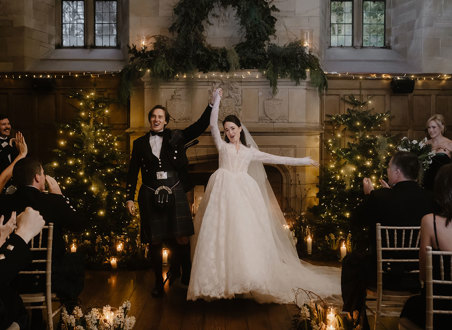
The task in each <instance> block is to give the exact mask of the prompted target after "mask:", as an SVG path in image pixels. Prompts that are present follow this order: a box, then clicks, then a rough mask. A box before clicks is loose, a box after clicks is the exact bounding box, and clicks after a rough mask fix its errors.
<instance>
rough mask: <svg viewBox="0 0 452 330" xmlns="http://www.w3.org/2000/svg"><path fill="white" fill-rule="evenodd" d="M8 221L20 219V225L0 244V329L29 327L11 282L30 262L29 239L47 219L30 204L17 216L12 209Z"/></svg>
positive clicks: (20, 300)
mask: <svg viewBox="0 0 452 330" xmlns="http://www.w3.org/2000/svg"><path fill="white" fill-rule="evenodd" d="M2 218H3V216H2ZM1 220H3V219H1ZM8 223H14V224H15V225H16V223H17V228H16V230H15V233H12V234H11V235H10V237H9V239H8V240H7V241H6V243H4V244H3V245H2V246H1V247H0V329H8V330H12V329H26V328H27V312H26V310H25V307H24V305H23V302H22V299H21V298H20V296H19V294H18V293H17V292H16V291H15V290H14V289H13V288H12V287H11V285H10V284H11V281H12V280H13V279H14V277H15V276H16V275H17V273H18V272H19V271H20V270H22V269H23V268H24V267H25V266H26V265H27V264H28V263H30V261H31V253H30V250H29V247H28V242H29V241H30V240H31V239H32V238H33V237H34V236H36V235H37V234H38V233H39V232H40V231H41V229H42V227H43V226H44V224H45V221H44V219H43V218H42V216H41V215H40V214H39V212H38V211H35V210H33V209H32V208H30V207H27V208H26V209H25V211H24V212H22V213H21V214H19V215H18V216H17V219H16V214H15V213H13V215H12V216H11V219H10V220H9V221H8Z"/></svg>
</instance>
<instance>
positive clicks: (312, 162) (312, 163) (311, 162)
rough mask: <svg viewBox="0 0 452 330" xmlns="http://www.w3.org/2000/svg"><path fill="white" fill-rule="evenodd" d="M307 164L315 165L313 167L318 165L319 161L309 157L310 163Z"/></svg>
mask: <svg viewBox="0 0 452 330" xmlns="http://www.w3.org/2000/svg"><path fill="white" fill-rule="evenodd" d="M309 165H312V166H315V167H320V164H319V162H318V161H315V160H314V159H311V160H310V164H309Z"/></svg>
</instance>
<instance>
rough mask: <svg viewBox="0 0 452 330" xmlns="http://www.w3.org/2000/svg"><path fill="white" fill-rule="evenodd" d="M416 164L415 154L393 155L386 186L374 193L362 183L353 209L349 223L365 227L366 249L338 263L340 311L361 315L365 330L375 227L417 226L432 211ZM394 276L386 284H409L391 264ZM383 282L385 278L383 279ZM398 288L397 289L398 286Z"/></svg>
mask: <svg viewBox="0 0 452 330" xmlns="http://www.w3.org/2000/svg"><path fill="white" fill-rule="evenodd" d="M419 166H420V165H419V161H418V158H417V156H416V155H415V154H413V153H410V152H397V153H396V154H394V156H393V157H392V158H391V160H390V162H389V165H388V169H387V173H388V183H389V184H388V183H386V182H385V181H383V180H382V181H381V183H382V186H383V188H381V189H377V190H374V187H373V185H372V182H371V180H370V179H369V178H364V180H363V190H364V194H365V199H364V202H363V204H362V205H361V206H360V207H358V209H357V210H356V212H355V214H354V216H353V219H352V221H353V222H354V226H355V227H360V228H361V230H362V227H363V226H364V227H365V228H367V230H368V233H369V236H368V241H367V242H368V246H367V247H366V248H365V249H361V250H357V251H354V252H353V253H351V254H349V255H347V256H346V257H345V258H344V260H343V262H342V280H341V282H342V298H343V301H344V306H343V310H344V311H347V312H350V313H354V318H355V319H358V317H359V314H360V313H361V317H362V320H361V322H362V323H363V328H364V329H366V327H367V328H368V324H367V319H366V317H365V314H366V313H365V299H366V288H368V287H375V283H376V224H377V223H381V224H382V225H387V226H419V225H420V223H421V219H422V217H423V216H424V215H425V214H428V213H430V212H432V210H433V196H432V195H431V193H429V192H427V191H425V190H423V189H422V188H421V187H420V186H419V185H418V184H417V178H418V174H419V169H420V168H419ZM391 267H392V271H393V274H394V276H391V278H390V279H388V281H387V282H389V283H391V282H392V284H393V285H394V286H397V285H402V284H407V283H410V282H409V281H407V279H404V278H402V277H401V276H403V269H398V268H397V266H395V265H392V266H391ZM385 282H386V279H385ZM414 282H415V283H413V282H411V285H410V284H409V286H411V288H410V287H406V286H405V289H412V288H414V287H418V285H419V284H418V282H417V279H415V280H414ZM399 289H400V287H399Z"/></svg>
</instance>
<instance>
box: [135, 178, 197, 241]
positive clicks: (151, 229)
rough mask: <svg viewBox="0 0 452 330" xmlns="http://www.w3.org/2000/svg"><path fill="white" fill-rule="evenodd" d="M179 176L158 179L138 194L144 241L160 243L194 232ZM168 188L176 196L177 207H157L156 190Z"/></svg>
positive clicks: (142, 238) (143, 185)
mask: <svg viewBox="0 0 452 330" xmlns="http://www.w3.org/2000/svg"><path fill="white" fill-rule="evenodd" d="M178 182H179V179H178V178H177V177H171V178H168V179H164V180H156V181H155V182H153V183H150V184H142V185H141V188H140V192H139V194H138V205H139V207H140V217H141V242H142V243H153V242H161V241H163V240H166V239H171V238H175V237H181V236H191V235H193V233H194V229H193V221H192V217H191V212H190V207H189V205H188V201H187V195H186V194H185V191H184V189H183V187H182V184H181V183H180V182H179V183H178ZM161 185H165V186H167V187H170V188H171V190H172V191H173V195H174V204H173V205H172V206H170V207H167V208H161V207H159V206H157V204H156V203H155V201H154V198H155V197H154V194H155V189H157V188H158V187H159V186H161Z"/></svg>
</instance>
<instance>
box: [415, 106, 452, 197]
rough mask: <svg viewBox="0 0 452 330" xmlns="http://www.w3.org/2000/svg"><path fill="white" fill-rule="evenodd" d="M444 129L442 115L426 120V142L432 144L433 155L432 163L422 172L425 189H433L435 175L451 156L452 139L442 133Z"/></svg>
mask: <svg viewBox="0 0 452 330" xmlns="http://www.w3.org/2000/svg"><path fill="white" fill-rule="evenodd" d="M445 130H446V125H445V121H444V116H443V115H441V114H436V115H433V116H431V117H430V118H429V119H428V120H427V132H428V136H429V139H428V140H427V143H428V144H430V145H431V146H432V151H433V152H434V153H435V156H433V158H432V163H431V164H430V165H429V167H428V169H427V170H426V171H425V173H424V177H423V180H422V181H423V182H422V185H423V186H424V188H425V189H428V190H430V191H433V183H434V182H435V176H436V173H437V172H438V170H439V169H440V167H441V166H443V165H445V164H448V163H450V161H451V156H452V141H451V140H449V139H448V138H446V137H445V136H444V135H443V134H444V132H445Z"/></svg>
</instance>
